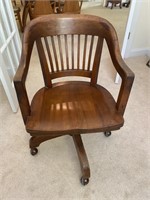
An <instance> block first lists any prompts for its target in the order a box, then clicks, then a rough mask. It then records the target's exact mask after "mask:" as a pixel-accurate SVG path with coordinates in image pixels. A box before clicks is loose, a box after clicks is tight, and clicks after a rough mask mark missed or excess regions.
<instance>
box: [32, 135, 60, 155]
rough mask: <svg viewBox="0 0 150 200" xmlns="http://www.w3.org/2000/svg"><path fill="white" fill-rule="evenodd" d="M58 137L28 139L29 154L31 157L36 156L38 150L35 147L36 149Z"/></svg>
mask: <svg viewBox="0 0 150 200" xmlns="http://www.w3.org/2000/svg"><path fill="white" fill-rule="evenodd" d="M60 136H61V135H59V136H33V137H31V138H30V142H29V146H30V149H31V151H30V153H31V155H33V156H34V155H36V154H37V153H38V149H37V148H36V147H38V146H39V145H40V144H41V143H42V142H45V141H47V140H51V139H54V138H56V137H60Z"/></svg>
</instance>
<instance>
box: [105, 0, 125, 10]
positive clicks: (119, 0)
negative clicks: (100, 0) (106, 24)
mask: <svg viewBox="0 0 150 200" xmlns="http://www.w3.org/2000/svg"><path fill="white" fill-rule="evenodd" d="M109 3H111V9H113V6H116V5H117V4H118V5H119V7H120V8H122V0H107V3H106V7H108V5H109Z"/></svg>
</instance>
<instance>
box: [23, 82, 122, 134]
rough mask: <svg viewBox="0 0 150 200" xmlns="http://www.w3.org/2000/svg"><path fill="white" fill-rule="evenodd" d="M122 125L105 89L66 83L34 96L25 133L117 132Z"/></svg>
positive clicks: (41, 90)
mask: <svg viewBox="0 0 150 200" xmlns="http://www.w3.org/2000/svg"><path fill="white" fill-rule="evenodd" d="M123 123H124V120H123V117H122V116H121V115H120V114H119V113H118V112H117V109H116V102H115V100H114V99H113V97H112V95H111V94H110V93H109V92H108V91H107V90H106V89H104V88H103V87H101V86H98V85H97V86H95V87H94V86H91V85H90V83H85V82H66V83H62V84H59V85H56V86H55V87H53V88H42V89H40V90H39V91H38V92H37V93H36V94H35V96H34V98H33V100H32V103H31V114H30V116H28V119H27V123H26V130H27V132H29V133H30V134H31V135H32V136H38V135H39V136H40V135H43V134H45V135H63V134H68V133H70V134H79V133H80V134H81V133H92V132H99V131H111V130H116V129H119V128H120V127H121V126H122V125H123Z"/></svg>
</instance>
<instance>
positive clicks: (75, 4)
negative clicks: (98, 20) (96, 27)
mask: <svg viewBox="0 0 150 200" xmlns="http://www.w3.org/2000/svg"><path fill="white" fill-rule="evenodd" d="M82 2H83V1H79V0H71V1H70V0H65V1H64V5H63V7H62V10H61V12H62V13H72V14H80V12H81V7H82Z"/></svg>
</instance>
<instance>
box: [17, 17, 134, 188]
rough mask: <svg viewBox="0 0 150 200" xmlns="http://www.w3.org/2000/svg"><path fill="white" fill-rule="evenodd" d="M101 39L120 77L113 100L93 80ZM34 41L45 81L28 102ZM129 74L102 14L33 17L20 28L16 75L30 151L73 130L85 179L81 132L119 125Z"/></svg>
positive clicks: (129, 84) (85, 179)
mask: <svg viewBox="0 0 150 200" xmlns="http://www.w3.org/2000/svg"><path fill="white" fill-rule="evenodd" d="M89 24H90V26H89ZM104 40H105V41H106V43H107V45H108V49H109V52H110V57H111V59H112V62H113V65H114V67H115V69H116V70H117V72H118V73H119V74H120V76H121V78H122V83H121V87H120V91H119V94H118V99H117V101H115V100H114V98H113V96H112V95H111V94H110V92H109V91H108V90H107V89H106V88H104V87H102V86H101V85H99V84H98V83H97V77H98V71H99V65H100V60H101V52H102V47H103V41H104ZM34 43H36V45H37V50H38V54H39V60H40V64H41V69H42V73H43V79H44V83H45V85H44V87H43V86H41V89H39V90H38V91H37V93H36V94H35V95H34V97H33V99H32V102H31V104H30V103H29V99H28V93H27V90H26V87H25V82H26V77H27V74H28V69H29V66H30V58H31V56H32V48H33V44H34ZM60 77H65V81H62V82H60V79H59V78H60ZM68 77H70V78H71V77H72V78H71V80H68V79H67V78H68ZM75 77H85V78H86V79H88V80H87V81H85V80H84V79H83V80H82V81H81V80H80V81H79V80H75ZM54 80H55V81H56V80H57V83H56V82H55V83H54ZM133 80H134V74H133V72H132V71H131V70H130V69H129V68H128V67H127V65H126V64H125V63H124V61H123V59H122V57H121V54H120V50H119V45H118V39H117V35H116V32H115V30H114V28H113V27H112V25H111V24H110V23H109V22H108V21H106V20H105V19H103V18H100V17H96V16H89V15H81V14H63V15H62V14H58V15H53V14H52V15H49V16H42V17H39V18H36V19H34V20H32V21H31V22H30V24H29V25H28V26H27V28H26V30H25V33H24V38H23V47H22V55H21V60H20V65H19V68H18V71H17V73H16V75H15V78H14V84H15V88H16V92H17V96H18V101H19V104H20V109H21V113H22V117H23V120H24V124H25V127H26V131H27V132H28V133H29V134H30V135H31V139H30V149H31V154H32V155H35V154H37V152H38V149H37V147H38V146H39V145H40V144H41V143H42V142H44V141H46V140H50V139H53V138H56V137H60V136H64V135H70V136H72V138H73V141H74V143H75V146H76V149H77V153H78V157H79V160H80V164H81V169H82V177H81V183H82V184H83V185H86V184H87V183H88V182H89V177H90V168H89V164H88V159H87V156H86V152H85V149H84V146H83V142H82V138H81V134H85V133H86V134H88V133H91V134H92V133H96V132H104V134H105V136H110V135H111V131H115V130H118V129H120V128H121V127H122V126H123V124H124V119H123V114H124V111H125V108H126V105H127V101H128V98H129V94H130V90H131V87H132V83H133ZM60 153H61V152H60Z"/></svg>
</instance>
